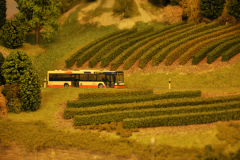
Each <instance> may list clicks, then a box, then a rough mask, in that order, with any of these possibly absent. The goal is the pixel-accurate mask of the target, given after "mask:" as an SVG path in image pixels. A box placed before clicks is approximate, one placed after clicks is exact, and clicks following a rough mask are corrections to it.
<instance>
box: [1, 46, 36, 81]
mask: <svg viewBox="0 0 240 160" xmlns="http://www.w3.org/2000/svg"><path fill="white" fill-rule="evenodd" d="M28 68H32V62H31V59H30V58H29V57H28V55H27V53H25V52H22V51H18V50H15V51H13V52H11V53H10V54H9V55H8V56H7V58H6V59H5V61H4V63H3V65H2V75H3V77H4V78H5V80H6V83H8V84H13V83H19V82H20V78H21V76H23V74H24V72H25V70H27V69H28Z"/></svg>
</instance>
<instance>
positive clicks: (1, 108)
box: [0, 93, 8, 118]
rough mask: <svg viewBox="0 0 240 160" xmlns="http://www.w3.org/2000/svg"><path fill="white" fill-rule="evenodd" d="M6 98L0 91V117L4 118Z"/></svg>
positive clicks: (5, 114)
mask: <svg viewBox="0 0 240 160" xmlns="http://www.w3.org/2000/svg"><path fill="white" fill-rule="evenodd" d="M7 112H8V111H7V100H6V98H5V97H4V96H3V94H2V93H0V118H5V117H6V116H7Z"/></svg>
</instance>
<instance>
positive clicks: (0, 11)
mask: <svg viewBox="0 0 240 160" xmlns="http://www.w3.org/2000/svg"><path fill="white" fill-rule="evenodd" d="M6 12H7V6H6V0H0V29H1V28H2V27H3V25H4V24H5V23H6V17H7V14H6Z"/></svg>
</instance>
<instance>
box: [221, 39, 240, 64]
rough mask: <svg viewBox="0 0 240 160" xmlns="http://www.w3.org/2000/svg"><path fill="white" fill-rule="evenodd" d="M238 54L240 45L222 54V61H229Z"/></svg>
mask: <svg viewBox="0 0 240 160" xmlns="http://www.w3.org/2000/svg"><path fill="white" fill-rule="evenodd" d="M238 53H240V43H238V44H236V45H234V46H233V47H231V48H230V49H229V50H227V51H226V52H224V53H223V54H222V61H229V60H230V59H231V58H232V57H234V56H236V55H237V54H238Z"/></svg>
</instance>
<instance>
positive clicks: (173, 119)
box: [123, 108, 240, 128]
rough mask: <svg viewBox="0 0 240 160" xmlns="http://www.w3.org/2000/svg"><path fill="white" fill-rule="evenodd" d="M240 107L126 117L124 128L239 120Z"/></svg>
mask: <svg viewBox="0 0 240 160" xmlns="http://www.w3.org/2000/svg"><path fill="white" fill-rule="evenodd" d="M239 119H240V109H239V108H238V109H231V110H225V111H212V112H200V113H186V114H174V115H164V116H155V117H145V118H132V119H124V120H123V125H124V128H140V127H157V126H183V125H190V124H204V123H211V122H217V121H227V120H239Z"/></svg>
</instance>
